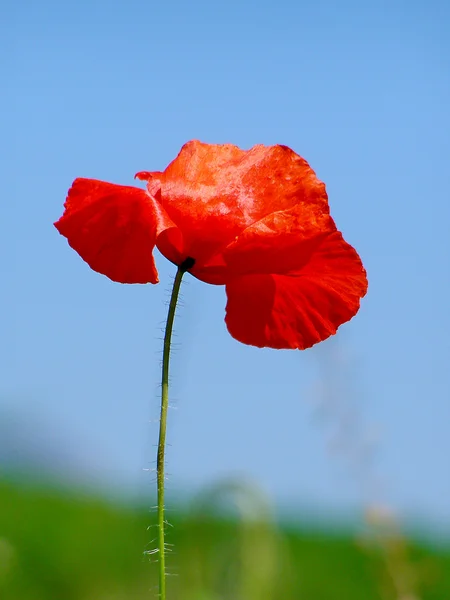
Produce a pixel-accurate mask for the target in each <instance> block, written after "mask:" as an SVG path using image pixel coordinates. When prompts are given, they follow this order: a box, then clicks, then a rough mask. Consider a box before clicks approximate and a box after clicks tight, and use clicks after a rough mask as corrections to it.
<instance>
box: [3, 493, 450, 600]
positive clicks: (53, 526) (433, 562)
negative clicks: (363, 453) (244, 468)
mask: <svg viewBox="0 0 450 600" xmlns="http://www.w3.org/2000/svg"><path fill="white" fill-rule="evenodd" d="M228 491H229V490H228ZM226 496H227V490H224V489H222V488H221V487H220V486H219V487H217V488H216V489H215V490H213V492H211V493H209V494H205V496H204V497H203V498H200V499H199V500H198V502H197V503H195V509H193V510H188V509H184V510H182V511H181V510H180V511H173V512H172V511H171V512H169V519H170V522H171V524H172V525H173V527H170V528H169V539H168V541H169V542H170V543H171V544H174V546H173V552H172V553H171V555H170V556H169V559H168V563H169V571H170V573H171V574H173V577H172V576H171V577H170V578H169V582H168V592H169V596H168V597H169V599H170V600H272V599H280V598H283V599H284V600H290V599H292V600H293V599H295V600H297V599H300V600H302V599H305V600H380V599H381V600H384V599H386V600H416V599H417V600H419V599H420V600H449V599H450V549H449V550H448V551H445V550H443V549H442V548H440V549H439V550H438V549H433V548H432V547H431V546H430V547H427V546H424V545H418V544H412V543H406V542H405V541H404V540H403V539H402V538H400V537H398V536H395V535H392V534H389V535H388V536H384V537H382V541H381V543H380V544H376V543H375V541H374V540H370V539H368V538H362V537H361V536H358V537H355V535H354V534H351V533H350V532H349V533H347V534H343V533H342V534H339V533H336V531H335V532H334V533H333V532H330V533H328V534H327V533H324V531H321V530H317V531H314V530H313V529H306V528H304V529H301V528H299V527H298V526H293V525H292V526H289V524H284V525H282V526H276V525H275V524H274V523H273V522H272V521H271V520H270V519H269V518H268V517H267V516H266V515H265V514H264V509H263V508H261V506H259V507H258V506H256V504H257V500H255V501H254V500H251V499H250V500H251V501H250V502H248V498H247V499H245V498H244V500H243V502H244V503H245V502H247V505H246V508H245V510H242V511H239V510H238V511H237V513H235V514H234V516H233V515H230V516H228V518H225V517H223V516H222V517H219V516H218V514H219V512H218V510H217V506H218V504H220V501H221V499H222V500H223V498H224V497H225V498H226ZM253 501H254V502H255V510H253V508H252V502H253ZM239 514H243V515H247V516H248V517H253V518H239ZM153 519H154V517H153V515H152V513H151V512H149V511H148V510H145V509H141V508H139V509H138V508H136V509H131V508H124V507H118V506H112V505H108V503H106V502H105V501H101V500H98V499H95V498H91V497H86V496H83V495H82V494H80V493H78V494H77V493H75V492H70V493H69V492H68V491H67V490H66V491H58V490H56V489H53V490H51V489H50V488H47V489H46V488H42V487H41V488H37V487H35V488H33V487H24V486H21V485H17V484H14V483H12V482H11V481H10V482H6V481H3V482H0V598H1V599H2V600H125V599H126V600H138V599H139V600H143V599H145V598H149V599H150V598H154V597H156V595H157V589H156V581H157V579H156V565H155V563H154V562H153V560H154V558H155V557H154V555H151V554H147V555H145V554H144V551H145V550H151V549H152V548H153V546H154V544H153V543H152V542H151V541H150V540H151V539H152V537H155V531H154V529H152V527H150V528H148V526H149V524H150V523H152V520H153ZM152 559H153V560H152Z"/></svg>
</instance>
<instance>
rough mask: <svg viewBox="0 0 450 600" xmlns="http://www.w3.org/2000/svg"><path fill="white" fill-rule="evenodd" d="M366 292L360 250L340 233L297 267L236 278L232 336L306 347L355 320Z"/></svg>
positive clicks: (229, 314)
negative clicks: (352, 319) (295, 268)
mask: <svg viewBox="0 0 450 600" xmlns="http://www.w3.org/2000/svg"><path fill="white" fill-rule="evenodd" d="M301 262H303V261H302V260H301ZM366 291H367V278H366V273H365V270H364V268H363V266H362V263H361V260H360V258H359V256H358V254H357V253H356V251H355V250H354V248H352V246H350V245H349V244H347V242H345V241H344V240H343V238H342V235H341V234H340V233H339V232H338V231H335V232H333V233H331V234H329V235H327V236H326V237H325V238H324V239H322V240H321V242H320V244H319V245H318V246H317V248H316V249H315V250H314V252H312V253H311V255H310V257H309V260H308V262H307V263H306V264H305V263H303V264H302V265H301V267H300V268H299V269H298V270H297V271H291V272H287V273H284V274H280V273H275V274H270V273H258V274H247V275H242V276H238V277H236V278H235V279H232V280H230V281H229V282H228V283H227V285H226V292H227V297H228V302H227V307H226V317H225V322H226V324H227V327H228V331H229V332H230V334H231V335H232V336H233V337H234V338H235V339H237V340H239V341H240V342H243V343H244V344H250V345H253V346H258V347H260V348H262V347H270V348H279V349H281V348H291V349H294V348H297V349H300V350H303V349H305V348H309V347H311V346H313V345H314V344H317V343H318V342H321V341H323V340H325V339H327V338H328V337H329V336H331V335H333V334H334V333H336V330H337V328H338V327H339V326H340V325H342V324H343V323H345V322H346V321H349V320H350V319H351V318H352V317H353V316H354V315H355V314H356V313H357V312H358V309H359V304H360V299H361V298H362V297H363V296H364V295H365V293H366Z"/></svg>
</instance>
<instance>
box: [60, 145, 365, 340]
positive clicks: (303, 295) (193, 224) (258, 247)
mask: <svg viewBox="0 0 450 600" xmlns="http://www.w3.org/2000/svg"><path fill="white" fill-rule="evenodd" d="M136 177H137V178H138V179H141V180H145V181H147V189H146V190H143V189H140V188H136V187H128V186H121V185H115V184H112V183H105V182H103V181H96V180H93V179H76V180H75V181H74V183H73V185H72V187H71V189H70V190H69V194H68V197H67V200H66V203H65V212H64V215H63V216H62V217H61V218H60V219H59V221H57V222H56V223H55V226H56V228H57V229H58V231H59V232H60V233H61V234H62V235H64V236H65V237H67V239H68V241H69V244H70V245H71V246H72V248H74V249H75V250H76V251H77V252H78V253H79V255H80V256H81V257H82V258H83V259H84V260H85V261H86V262H87V263H88V264H89V265H90V267H91V268H92V269H94V270H95V271H98V272H99V273H103V274H104V275H106V276H108V277H109V278H110V279H112V280H113V281H118V282H120V283H157V282H158V273H157V270H156V266H155V262H154V259H153V254H152V252H153V248H154V247H155V246H156V247H157V248H158V249H159V250H160V252H161V253H162V254H163V255H164V256H165V257H166V258H168V259H169V260H170V261H172V262H173V263H175V264H176V265H178V266H183V267H184V268H185V269H186V270H187V271H189V272H190V273H191V274H192V275H194V277H197V278H198V279H200V280H202V281H205V282H206V283H212V284H217V285H225V289H226V293H227V297H228V302H227V306H226V317H225V322H226V324H227V327H228V331H229V332H230V333H231V335H232V336H233V337H234V338H236V339H237V340H239V341H240V342H243V343H244V344H252V345H254V346H259V347H270V348H299V349H304V348H309V347H310V346H313V345H314V344H316V343H317V342H320V341H322V340H325V339H326V338H328V337H329V336H330V335H333V334H334V333H336V330H337V328H338V327H339V326H340V325H341V324H342V323H345V322H346V321H349V320H350V319H351V318H352V317H353V316H354V315H355V314H356V313H357V312H358V309H359V302H360V298H362V297H363V296H364V295H365V293H366V291H367V278H366V273H365V270H364V268H363V266H362V263H361V260H360V258H359V256H358V254H357V253H356V251H355V250H354V249H353V248H352V246H350V245H349V244H347V242H345V241H344V239H343V237H342V234H341V233H340V232H339V231H338V230H337V229H336V225H335V224H334V221H333V219H332V218H331V217H330V214H329V207H328V199H327V193H326V191H325V185H324V184H323V183H322V182H321V181H319V180H318V179H317V177H316V175H315V173H314V171H313V170H312V169H311V167H310V166H309V165H308V163H307V162H306V161H305V160H304V159H303V158H301V157H300V156H298V155H297V154H295V152H293V151H292V150H290V149H289V148H287V147H286V146H269V147H267V146H262V145H258V146H254V147H253V148H251V149H250V150H247V151H245V150H240V149H239V148H237V147H236V146H233V145H231V144H224V145H214V144H203V143H201V142H198V141H191V142H188V143H187V144H185V145H184V146H183V148H182V149H181V152H180V153H179V155H178V156H177V158H176V159H175V160H174V161H173V162H172V163H171V164H170V165H169V166H168V167H167V169H166V170H165V171H164V172H162V173H161V172H141V173H138V174H137V175H136Z"/></svg>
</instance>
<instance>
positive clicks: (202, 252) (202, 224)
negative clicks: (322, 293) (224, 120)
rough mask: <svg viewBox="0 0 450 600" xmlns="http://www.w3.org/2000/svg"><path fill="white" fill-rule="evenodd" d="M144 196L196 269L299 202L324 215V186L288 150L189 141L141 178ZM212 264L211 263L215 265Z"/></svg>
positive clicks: (325, 208)
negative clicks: (179, 238)
mask: <svg viewBox="0 0 450 600" xmlns="http://www.w3.org/2000/svg"><path fill="white" fill-rule="evenodd" d="M137 177H138V178H139V179H143V180H147V181H148V191H149V193H150V194H151V195H155V193H156V190H157V189H160V190H161V204H162V206H163V207H164V209H165V211H166V212H167V214H168V215H169V217H170V218H171V219H172V221H173V222H174V223H175V224H176V225H177V226H178V227H179V229H180V230H181V231H182V233H183V238H184V242H185V251H186V253H187V254H188V255H189V256H191V257H192V258H194V259H195V261H196V265H197V267H198V268H200V267H201V266H202V265H203V264H206V263H207V262H208V261H209V260H210V259H211V257H213V256H214V255H215V254H218V253H220V252H221V251H222V250H223V249H224V248H225V247H226V246H227V245H228V244H230V243H231V242H233V240H234V239H235V238H236V237H237V236H238V235H239V234H240V233H241V232H242V231H243V230H244V229H245V228H247V227H249V226H250V225H252V224H253V223H255V222H256V221H259V220H261V219H263V218H264V217H266V216H267V215H269V214H271V213H273V212H277V211H283V210H287V209H290V208H292V207H293V206H295V205H296V204H298V202H299V200H302V201H303V202H305V203H306V204H308V203H310V204H313V205H317V206H318V207H320V208H321V210H322V211H323V212H326V211H327V210H328V205H327V196H326V192H325V186H324V184H323V183H322V182H321V181H319V180H318V179H317V177H316V175H315V173H314V171H313V170H312V169H311V167H310V166H309V165H308V163H307V162H306V161H305V160H304V159H303V158H301V157H300V156H298V154H296V153H295V152H294V151H293V150H291V149H290V148H287V147H286V146H262V145H258V146H254V147H253V148H251V149H250V150H247V151H246V150H241V149H239V148H238V147H237V146H233V145H232V144H222V145H217V144H204V143H201V142H199V141H195V140H194V141H191V142H188V143H187V144H185V145H184V146H183V148H182V149H181V151H180V153H179V155H178V156H177V158H176V159H175V160H174V161H173V162H172V163H171V164H170V165H169V166H168V167H167V169H166V170H165V171H164V172H162V173H161V172H153V173H152V172H141V173H138V174H137ZM213 262H214V261H213Z"/></svg>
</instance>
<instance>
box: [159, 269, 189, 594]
mask: <svg viewBox="0 0 450 600" xmlns="http://www.w3.org/2000/svg"><path fill="white" fill-rule="evenodd" d="M184 273H185V268H183V265H182V266H180V267H178V270H177V274H176V275H175V280H174V282H173V288H172V295H171V297H170V304H169V312H168V314H167V322H166V331H165V333H164V351H163V362H162V385H161V419H160V422H159V441H158V459H157V464H156V479H157V485H158V554H159V597H160V600H166V548H165V543H164V537H165V528H164V526H165V522H164V521H165V520H164V480H165V474H164V466H165V465H164V456H165V452H166V426H167V409H168V407H169V360H170V341H171V338H172V329H173V321H174V317H175V309H176V307H177V301H178V294H179V292H180V285H181V280H182V278H183V274H184Z"/></svg>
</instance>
